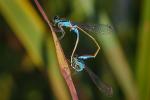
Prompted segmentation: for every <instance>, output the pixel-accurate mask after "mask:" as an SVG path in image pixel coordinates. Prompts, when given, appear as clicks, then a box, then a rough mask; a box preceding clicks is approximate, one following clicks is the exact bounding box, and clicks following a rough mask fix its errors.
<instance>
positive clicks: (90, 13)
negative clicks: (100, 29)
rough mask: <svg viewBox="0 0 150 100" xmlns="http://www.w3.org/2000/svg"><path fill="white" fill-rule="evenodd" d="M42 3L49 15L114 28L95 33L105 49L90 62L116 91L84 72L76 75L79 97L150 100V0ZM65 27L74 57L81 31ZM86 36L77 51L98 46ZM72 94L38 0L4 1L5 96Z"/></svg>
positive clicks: (0, 78) (0, 20)
mask: <svg viewBox="0 0 150 100" xmlns="http://www.w3.org/2000/svg"><path fill="white" fill-rule="evenodd" d="M39 2H40V4H41V5H42V7H43V8H44V10H45V12H46V14H47V16H48V17H49V19H52V18H53V17H54V16H55V15H59V16H60V17H62V18H66V19H69V20H72V21H76V22H80V23H81V22H83V23H96V24H99V23H101V24H110V25H112V26H113V27H114V30H115V31H114V32H113V33H112V34H106V35H100V34H91V35H92V36H93V37H95V38H96V40H97V41H98V42H99V44H100V46H101V51H100V52H99V54H98V56H97V57H96V58H95V59H92V60H89V61H87V65H88V67H89V68H90V69H91V70H92V71H93V72H95V73H96V74H97V75H98V77H99V78H100V79H101V80H103V81H104V82H105V83H107V84H109V85H110V86H112V87H113V90H114V95H113V96H112V97H107V96H105V95H103V94H102V93H101V92H100V91H99V90H98V89H97V88H96V86H95V84H94V83H93V82H92V81H91V79H90V77H89V76H88V74H87V73H86V72H84V71H83V72H81V73H77V74H74V75H72V77H73V81H74V84H75V87H76V90H77V93H78V96H79V100H150V73H149V71H150V44H149V43H150V6H149V5H150V0H39ZM65 30H66V36H65V37H64V39H63V40H61V41H60V42H61V44H62V47H63V50H64V52H65V55H66V57H67V58H68V59H70V58H69V57H70V55H71V52H72V49H73V46H74V42H75V35H74V34H72V33H70V32H69V30H67V29H65ZM57 35H58V36H60V34H57ZM80 40H82V41H80V43H79V46H78V49H77V51H76V54H78V55H82V54H86V53H87V54H90V53H93V52H94V51H95V50H96V48H95V46H94V44H93V43H92V41H91V40H90V39H89V38H88V37H86V36H84V35H83V34H81V36H80ZM87 44H88V45H87ZM72 73H74V71H72ZM70 99H72V98H71V96H70V93H69V91H68V87H67V85H66V82H65V81H64V79H63V77H62V75H61V74H60V69H59V67H58V61H57V57H56V53H55V46H54V43H53V39H52V36H51V31H50V30H49V28H48V25H47V24H46V22H45V21H44V20H43V18H42V17H41V14H40V13H39V11H38V9H37V7H36V6H35V3H34V0H0V100H70Z"/></svg>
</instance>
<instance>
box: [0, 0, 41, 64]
mask: <svg viewBox="0 0 150 100" xmlns="http://www.w3.org/2000/svg"><path fill="white" fill-rule="evenodd" d="M0 11H1V13H2V15H3V16H4V18H5V19H6V21H7V22H8V24H9V25H10V27H11V29H12V30H13V31H14V33H15V34H16V36H17V37H18V39H19V40H20V41H21V42H22V44H23V46H24V47H25V48H26V50H27V52H28V53H29V56H30V57H31V59H32V61H33V63H34V64H36V65H37V66H38V67H40V66H41V65H43V59H42V58H41V56H42V51H41V50H42V39H43V34H42V33H44V27H43V26H40V25H41V24H42V23H41V22H42V21H40V20H39V19H40V18H39V17H38V15H37V13H36V12H35V11H34V10H33V9H32V6H31V5H30V4H29V2H27V1H26V0H23V3H22V1H21V0H0ZM33 19H34V20H33ZM35 34H36V35H35Z"/></svg>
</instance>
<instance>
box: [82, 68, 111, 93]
mask: <svg viewBox="0 0 150 100" xmlns="http://www.w3.org/2000/svg"><path fill="white" fill-rule="evenodd" d="M85 70H86V71H87V72H88V74H89V76H90V77H91V79H92V81H93V82H94V83H95V85H96V86H97V87H98V89H99V90H100V91H101V92H102V93H103V94H105V95H107V96H112V95H113V89H112V87H110V86H108V85H107V84H105V83H103V82H102V81H101V80H100V79H99V78H98V77H97V76H96V75H95V74H94V73H93V72H92V71H91V70H90V69H89V68H88V67H85Z"/></svg>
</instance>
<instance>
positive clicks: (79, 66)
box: [53, 16, 113, 96]
mask: <svg viewBox="0 0 150 100" xmlns="http://www.w3.org/2000/svg"><path fill="white" fill-rule="evenodd" d="M53 22H54V25H57V26H58V27H59V29H60V31H61V32H62V36H61V37H60V39H62V38H63V37H64V35H65V31H64V30H63V27H67V28H70V31H72V32H73V33H75V34H76V35H77V39H76V43H75V46H74V49H73V52H72V54H71V66H72V67H73V68H74V69H75V70H76V71H77V72H80V71H82V70H83V69H85V70H86V71H87V72H88V74H89V76H90V77H91V79H92V81H93V82H94V83H95V85H96V86H97V87H98V89H99V90H100V91H101V92H103V93H104V94H106V95H108V96H111V95H112V94H113V90H112V87H110V86H108V85H106V84H104V83H103V82H102V81H100V80H99V79H98V77H97V76H96V75H95V74H94V73H93V72H92V71H91V70H90V69H89V68H88V67H86V65H85V62H84V61H85V60H86V59H90V58H95V57H96V55H97V54H98V52H99V50H100V46H99V44H98V43H97V41H96V40H95V39H94V38H93V37H92V36H91V35H89V34H88V32H90V33H110V32H112V31H113V30H112V27H111V26H109V25H103V24H99V25H96V24H77V23H74V22H71V21H69V20H66V19H61V18H59V17H58V16H55V17H54V19H53ZM79 30H80V31H82V32H83V33H84V34H86V35H87V36H89V37H90V38H91V39H92V40H93V41H94V43H95V44H96V45H97V47H98V48H97V50H96V52H95V53H94V54H92V55H83V56H74V53H75V50H76V48H77V45H78V42H79Z"/></svg>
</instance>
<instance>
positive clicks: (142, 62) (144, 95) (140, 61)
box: [136, 0, 150, 100]
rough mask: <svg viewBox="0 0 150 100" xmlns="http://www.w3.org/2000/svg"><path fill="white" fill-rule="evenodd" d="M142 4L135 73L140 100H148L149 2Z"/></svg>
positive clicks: (149, 67) (149, 81)
mask: <svg viewBox="0 0 150 100" xmlns="http://www.w3.org/2000/svg"><path fill="white" fill-rule="evenodd" d="M142 2H143V3H142V7H141V8H142V10H141V11H142V17H141V22H140V24H139V41H138V42H139V43H138V52H137V69H136V71H137V83H138V87H139V91H140V100H150V44H149V43H150V6H149V4H150V0H143V1H142Z"/></svg>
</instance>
